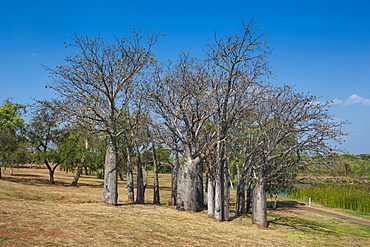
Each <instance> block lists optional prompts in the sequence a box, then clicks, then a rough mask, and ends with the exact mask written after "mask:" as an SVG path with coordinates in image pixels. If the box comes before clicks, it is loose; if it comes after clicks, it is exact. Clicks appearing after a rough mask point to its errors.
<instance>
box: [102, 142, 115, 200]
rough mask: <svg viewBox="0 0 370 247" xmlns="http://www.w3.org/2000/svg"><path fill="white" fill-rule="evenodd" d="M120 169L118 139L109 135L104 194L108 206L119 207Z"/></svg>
mask: <svg viewBox="0 0 370 247" xmlns="http://www.w3.org/2000/svg"><path fill="white" fill-rule="evenodd" d="M117 187H118V169H117V147H116V138H115V136H113V135H109V137H108V143H107V152H106V154H105V164H104V192H103V199H104V202H105V203H106V204H109V205H117V199H118V188H117Z"/></svg>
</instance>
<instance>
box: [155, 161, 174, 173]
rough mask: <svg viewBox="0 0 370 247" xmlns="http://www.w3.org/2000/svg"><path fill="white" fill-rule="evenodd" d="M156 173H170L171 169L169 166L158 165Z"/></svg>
mask: <svg viewBox="0 0 370 247" xmlns="http://www.w3.org/2000/svg"><path fill="white" fill-rule="evenodd" d="M157 166H158V173H162V174H163V173H171V171H172V168H171V166H170V165H167V164H162V163H159V164H158V165H157Z"/></svg>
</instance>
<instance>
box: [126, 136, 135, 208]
mask: <svg viewBox="0 0 370 247" xmlns="http://www.w3.org/2000/svg"><path fill="white" fill-rule="evenodd" d="M126 151H127V163H126V180H127V200H128V201H129V202H130V203H131V202H134V201H135V192H134V175H133V173H132V163H131V153H130V148H129V146H128V141H127V140H126Z"/></svg>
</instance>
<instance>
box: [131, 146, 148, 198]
mask: <svg viewBox="0 0 370 247" xmlns="http://www.w3.org/2000/svg"><path fill="white" fill-rule="evenodd" d="M134 148H135V153H136V166H137V181H136V203H139V204H144V203H145V186H144V178H143V166H142V163H141V158H140V150H139V147H138V144H137V142H136V140H135V141H134Z"/></svg>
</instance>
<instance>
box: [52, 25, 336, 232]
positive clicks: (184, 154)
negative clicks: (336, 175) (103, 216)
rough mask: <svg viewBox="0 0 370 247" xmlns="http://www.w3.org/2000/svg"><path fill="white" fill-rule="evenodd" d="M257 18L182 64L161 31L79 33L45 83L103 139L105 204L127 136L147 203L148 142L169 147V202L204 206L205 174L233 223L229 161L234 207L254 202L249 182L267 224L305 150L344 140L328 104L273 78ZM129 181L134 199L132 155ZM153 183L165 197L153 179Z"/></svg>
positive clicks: (61, 106)
mask: <svg viewBox="0 0 370 247" xmlns="http://www.w3.org/2000/svg"><path fill="white" fill-rule="evenodd" d="M254 25H255V23H253V22H251V23H248V24H246V25H244V24H243V26H242V28H241V30H239V31H237V32H235V33H234V34H232V35H230V36H223V37H221V38H219V37H218V36H217V35H215V37H214V40H213V41H212V42H211V43H209V44H208V45H207V51H206V53H205V55H204V58H195V57H191V56H190V54H189V53H180V54H179V58H178V59H177V61H176V62H163V63H161V62H160V61H156V60H155V59H154V54H153V53H152V52H151V48H152V46H153V45H154V44H155V43H157V42H158V41H159V40H160V39H161V37H162V36H161V35H160V34H158V33H149V34H148V35H147V37H146V38H144V37H143V36H142V35H140V33H139V32H137V31H133V35H132V37H129V38H122V39H116V40H115V43H114V44H111V45H107V44H105V42H104V41H103V39H102V38H101V37H97V38H93V39H90V38H87V37H86V38H84V37H77V36H75V37H74V40H73V41H74V42H72V43H71V44H67V46H70V47H74V48H76V47H77V48H78V49H79V53H74V55H72V56H68V57H66V59H65V60H66V62H67V65H62V66H56V68H47V70H48V71H49V72H50V73H51V74H52V77H53V81H52V82H51V83H50V84H49V85H48V87H49V88H52V89H53V90H55V91H56V93H57V95H58V98H57V99H55V100H54V103H53V104H54V108H55V109H57V110H58V112H61V113H62V114H63V116H64V117H65V118H64V120H65V121H69V122H72V123H73V124H77V125H79V126H81V127H83V128H84V129H85V130H86V131H88V132H89V133H90V134H91V135H94V134H97V133H104V136H105V138H106V139H107V149H106V156H105V164H104V170H105V173H104V193H103V194H104V201H105V202H106V203H108V204H111V205H116V204H117V198H118V194H117V191H118V190H117V186H118V182H117V180H118V168H117V164H118V158H117V152H118V145H117V143H118V142H124V143H126V148H127V149H128V151H127V153H128V154H127V155H131V154H133V156H135V159H132V160H135V161H136V165H137V183H136V184H137V194H136V202H137V203H144V189H145V186H144V183H143V174H142V165H141V160H140V150H141V148H142V147H143V146H145V145H146V146H150V145H152V147H153V149H152V150H153V160H155V152H154V151H155V150H156V149H155V146H161V147H164V148H166V149H167V150H171V152H172V153H173V156H172V163H173V173H174V174H175V176H174V179H173V186H172V187H173V196H172V202H173V203H174V204H176V205H177V207H178V208H179V209H181V210H187V211H196V210H197V207H199V206H202V205H203V198H204V195H203V190H204V189H203V188H202V186H203V183H202V175H203V174H207V186H206V188H207V197H206V198H207V203H206V204H207V207H208V214H209V216H210V217H213V218H215V219H217V220H219V221H224V220H228V219H229V198H230V192H229V181H230V179H229V170H230V168H231V166H233V167H236V169H237V171H238V173H237V180H238V186H237V187H238V192H237V212H238V213H243V212H245V210H246V208H245V204H247V205H250V203H248V200H246V199H245V191H244V187H245V185H247V187H249V188H251V186H252V185H253V188H254V190H253V193H252V213H253V217H252V218H253V222H254V223H256V224H258V225H260V226H264V227H266V226H267V217H266V186H270V187H271V186H273V187H274V186H280V185H282V186H284V185H285V184H286V183H287V182H288V181H289V180H290V179H291V178H292V177H293V176H292V174H294V173H295V172H296V171H295V170H294V168H296V167H297V166H298V164H300V161H301V160H302V156H304V155H307V153H308V152H314V153H320V152H321V153H322V152H324V153H325V152H327V151H328V150H329V148H328V146H327V143H326V141H327V140H330V139H334V140H338V139H339V136H340V135H341V132H340V131H338V130H337V129H338V127H340V125H341V124H340V123H336V122H335V121H333V118H332V117H331V116H330V115H329V114H328V113H327V111H326V110H327V109H326V108H327V106H328V103H322V102H321V103H318V101H317V99H316V97H314V96H311V95H308V94H301V93H297V92H295V90H294V89H293V88H291V87H288V86H284V87H276V86H273V85H271V84H270V83H269V82H268V81H267V80H268V79H270V78H271V77H272V76H273V73H272V72H271V70H270V67H269V65H268V62H267V60H266V58H267V56H268V55H270V54H271V52H272V50H273V48H271V47H269V46H268V45H267V41H266V40H265V36H266V35H267V34H268V33H267V32H263V31H262V29H255V28H254ZM142 43H145V45H144V46H143V45H142ZM120 146H122V145H120ZM180 161H181V162H180ZM154 163H156V162H154ZM154 168H156V166H154ZM155 174H156V172H155ZM127 180H128V195H129V198H128V199H129V200H134V198H133V176H132V165H131V158H130V157H127ZM154 187H155V195H154V198H155V203H159V192H158V178H157V177H156V178H155V186H154ZM250 194H251V193H250Z"/></svg>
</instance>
